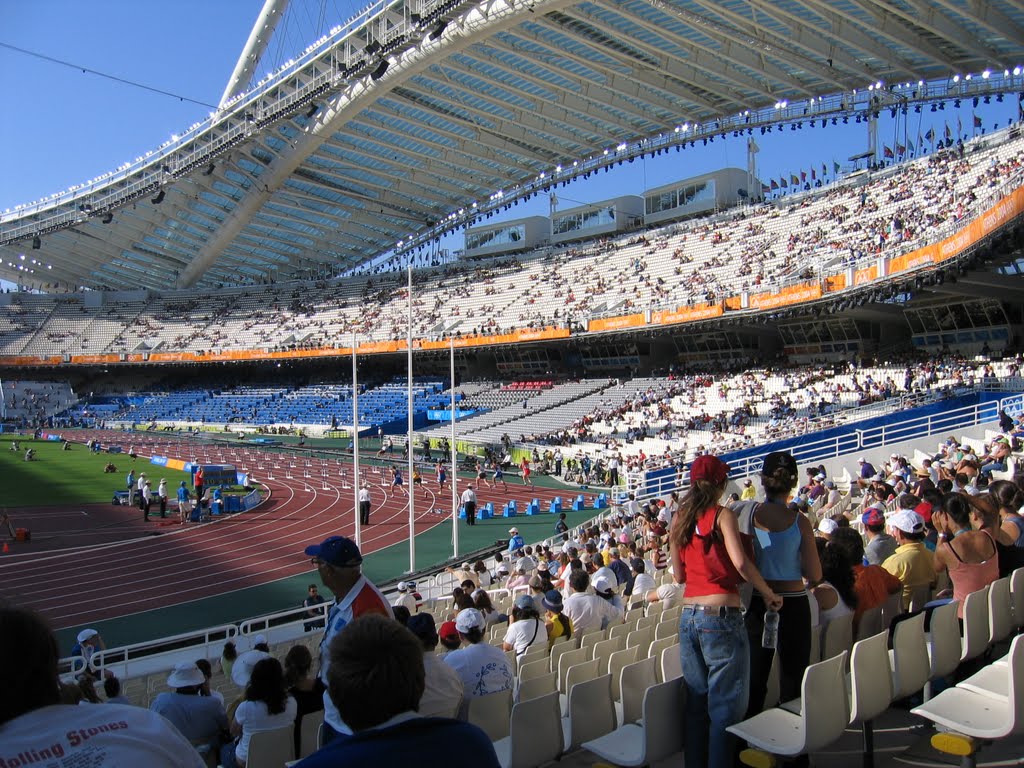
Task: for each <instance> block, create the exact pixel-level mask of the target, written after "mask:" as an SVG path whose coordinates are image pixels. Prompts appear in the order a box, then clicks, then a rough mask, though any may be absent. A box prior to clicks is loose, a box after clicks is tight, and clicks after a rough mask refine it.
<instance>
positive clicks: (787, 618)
mask: <svg viewBox="0 0 1024 768" xmlns="http://www.w3.org/2000/svg"><path fill="white" fill-rule="evenodd" d="M764 612H765V604H764V600H762V599H761V596H760V595H758V594H755V595H754V596H753V598H752V599H751V601H750V609H749V610H748V611H747V614H746V617H745V623H746V625H747V638H748V639H749V641H750V703H749V704H748V706H747V715H746V716H747V717H748V718H749V717H753V716H754V715H756V714H758V713H759V712H760V711H761V710H762V709H763V708H764V697H765V693H766V691H767V689H768V674H769V672H770V671H771V668H772V657H773V656H774V655H775V654H776V653H778V654H779V699H780V701H791V700H793V699H796V698H799V697H800V684H801V682H802V681H803V677H804V670H805V669H807V665H808V664H809V663H810V658H811V605H810V603H809V602H808V596H807V595H806V594H804V595H786V596H785V597H784V598H783V600H782V610H780V611H779V640H778V643H777V648H776V649H775V650H773V649H771V648H762V647H761V635H762V633H763V632H764Z"/></svg>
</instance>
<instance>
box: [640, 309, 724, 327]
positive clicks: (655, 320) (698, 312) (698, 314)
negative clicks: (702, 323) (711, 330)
mask: <svg viewBox="0 0 1024 768" xmlns="http://www.w3.org/2000/svg"><path fill="white" fill-rule="evenodd" d="M724 311H725V310H723V309H722V305H721V304H699V305H697V306H695V307H689V306H687V307H676V308H675V309H673V310H658V311H657V312H652V313H651V325H674V324H676V323H692V322H694V321H696V320H708V319H710V318H712V317H721V316H722V314H723V313H724Z"/></svg>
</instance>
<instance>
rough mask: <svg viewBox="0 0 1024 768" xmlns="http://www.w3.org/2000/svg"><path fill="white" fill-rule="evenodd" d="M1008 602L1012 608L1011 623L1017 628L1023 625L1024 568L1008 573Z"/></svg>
mask: <svg viewBox="0 0 1024 768" xmlns="http://www.w3.org/2000/svg"><path fill="white" fill-rule="evenodd" d="M1010 604H1011V606H1012V608H1013V624H1014V626H1015V627H1017V629H1020V628H1021V627H1024V568H1018V569H1017V570H1015V571H1014V572H1013V573H1011V574H1010Z"/></svg>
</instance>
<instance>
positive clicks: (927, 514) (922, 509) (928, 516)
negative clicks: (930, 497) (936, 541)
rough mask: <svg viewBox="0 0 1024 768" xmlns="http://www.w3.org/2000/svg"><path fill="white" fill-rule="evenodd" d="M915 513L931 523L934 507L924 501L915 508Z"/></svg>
mask: <svg viewBox="0 0 1024 768" xmlns="http://www.w3.org/2000/svg"><path fill="white" fill-rule="evenodd" d="M914 511H915V512H917V514H919V515H920V516H921V518H922V519H923V520H924V521H925V522H926V523H930V522H931V521H932V505H931V504H929V503H928V502H927V501H922V502H921V503H920V504H918V505H917V506H916V507H914Z"/></svg>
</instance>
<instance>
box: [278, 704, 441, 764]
mask: <svg viewBox="0 0 1024 768" xmlns="http://www.w3.org/2000/svg"><path fill="white" fill-rule="evenodd" d="M450 717H455V715H454V714H452V715H450ZM323 724H324V713H323V710H320V711H319V712H307V713H306V714H304V715H303V716H302V719H301V720H300V721H299V754H298V755H296V757H299V758H302V757H306V756H307V755H312V754H313V753H314V752H316V751H317V750H318V749H320V729H321V726H323Z"/></svg>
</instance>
